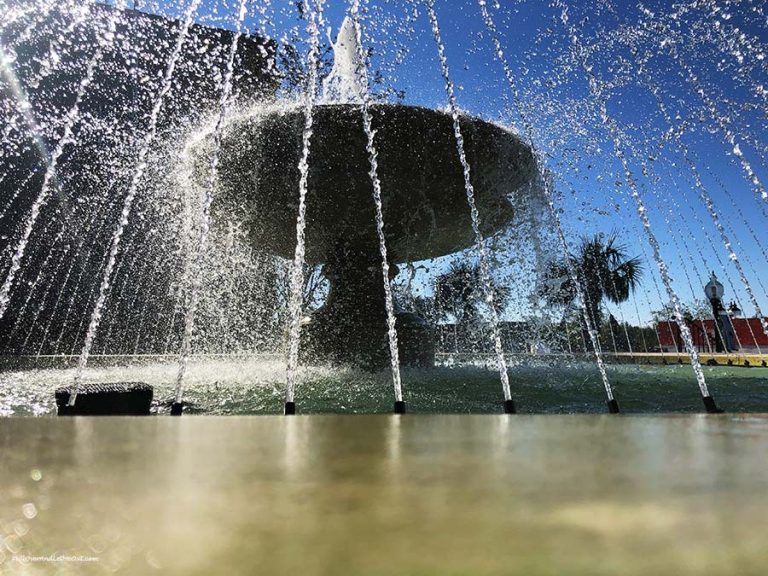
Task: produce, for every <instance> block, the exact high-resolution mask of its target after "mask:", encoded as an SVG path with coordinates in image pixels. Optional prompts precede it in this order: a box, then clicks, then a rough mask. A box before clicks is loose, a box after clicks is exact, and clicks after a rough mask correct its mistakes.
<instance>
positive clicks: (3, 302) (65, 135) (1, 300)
mask: <svg viewBox="0 0 768 576" xmlns="http://www.w3.org/2000/svg"><path fill="white" fill-rule="evenodd" d="M124 9H125V0H121V2H119V3H118V5H117V9H116V10H115V12H114V15H113V17H111V18H109V21H108V24H107V30H106V31H105V32H104V33H103V34H101V35H100V36H99V37H98V40H97V42H98V44H97V47H96V52H95V53H94V55H93V57H92V58H91V60H90V61H89V62H88V65H87V66H86V71H85V76H84V77H83V79H82V80H80V85H79V86H78V89H77V95H76V96H75V102H74V104H72V107H71V108H70V109H69V111H68V112H67V115H66V121H65V123H64V128H63V129H62V134H61V137H60V138H59V141H58V143H57V144H56V148H54V150H53V152H52V153H51V156H50V159H49V160H48V165H47V167H46V170H45V176H44V179H43V186H42V188H41V189H40V192H39V194H38V196H37V198H36V199H35V202H34V204H33V205H32V210H31V211H30V214H29V216H28V218H27V221H26V224H25V225H24V230H23V232H22V234H21V238H20V239H19V242H18V244H17V245H16V249H15V250H14V253H13V259H12V260H11V268H10V270H8V273H7V274H6V277H5V280H4V281H3V284H2V286H0V319H1V318H2V317H3V316H5V313H6V311H7V310H8V304H9V303H10V301H11V288H12V287H13V281H14V279H15V278H16V273H17V272H18V271H19V268H21V261H22V260H23V258H24V251H25V250H26V248H27V243H28V242H29V237H30V236H31V235H32V230H33V229H34V227H35V223H36V222H37V218H38V216H40V211H41V210H42V209H43V206H44V204H45V203H46V201H47V200H48V196H49V194H50V191H51V187H52V186H55V181H56V166H57V164H58V161H59V158H61V155H62V154H63V153H64V149H65V148H66V146H67V145H68V144H73V143H75V140H74V138H73V133H72V131H73V129H74V127H75V125H76V124H77V122H78V120H79V119H80V105H81V103H82V100H83V97H84V96H85V94H86V91H87V90H88V87H89V86H90V85H91V82H93V76H94V73H95V71H96V66H98V64H99V62H100V61H101V57H102V55H103V53H104V50H105V49H106V48H107V47H109V46H110V45H111V43H112V42H113V41H114V37H115V28H116V27H117V18H118V15H119V14H120V13H121V12H122V11H123V10H124ZM0 57H3V55H2V54H0ZM3 58H4V57H3ZM0 67H2V68H4V67H6V64H5V63H4V62H0Z"/></svg>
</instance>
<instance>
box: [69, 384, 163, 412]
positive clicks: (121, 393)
mask: <svg viewBox="0 0 768 576" xmlns="http://www.w3.org/2000/svg"><path fill="white" fill-rule="evenodd" d="M71 394H72V389H71V388H70V387H67V388H59V389H58V390H56V406H57V409H58V415H59V416H148V415H149V407H150V405H151V404H152V394H153V388H152V386H149V385H148V384H144V383H142V382H118V383H110V384H86V385H83V386H80V389H79V391H78V393H77V398H76V399H75V405H74V406H69V398H70V395H71Z"/></svg>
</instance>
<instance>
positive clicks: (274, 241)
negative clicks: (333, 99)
mask: <svg viewBox="0 0 768 576" xmlns="http://www.w3.org/2000/svg"><path fill="white" fill-rule="evenodd" d="M372 117H373V126H374V128H375V130H376V150H377V152H378V159H379V170H378V174H379V178H380V180H381V184H382V195H383V200H384V219H385V223H386V239H387V248H388V249H389V252H390V254H391V258H392V260H393V261H394V262H406V261H416V260H424V259H427V258H434V257H437V256H443V255H446V254H452V253H454V252H457V251H459V250H461V249H464V248H466V247H468V246H471V245H472V242H473V240H474V238H473V233H472V225H471V219H470V214H469V209H468V207H467V198H466V192H465V189H464V179H463V173H462V169H461V164H460V162H459V158H458V155H457V152H456V137H455V135H454V132H453V121H452V119H451V117H450V116H449V115H447V114H444V113H442V112H437V111H434V110H429V109H427V108H419V107H412V106H399V105H379V106H375V107H373V109H372ZM461 128H462V132H463V135H464V139H465V147H466V152H467V158H468V160H469V163H470V165H471V166H472V172H473V173H472V182H473V184H474V187H475V194H476V201H477V204H478V209H479V211H480V216H481V219H482V230H483V233H484V234H486V235H491V234H493V233H495V232H497V231H498V230H500V229H501V228H503V227H504V226H506V225H508V224H509V223H510V222H511V220H512V216H513V214H514V207H515V204H517V203H518V202H522V203H525V194H521V193H520V192H521V189H523V188H524V187H526V186H527V185H528V184H529V182H530V181H531V180H532V178H533V175H534V163H533V156H532V154H531V151H530V150H529V149H528V147H527V146H525V145H524V144H523V143H522V142H521V141H520V140H519V139H518V138H517V137H516V136H514V135H513V134H512V133H510V132H509V131H507V130H504V129H503V128H501V127H499V126H496V125H494V124H491V123H488V122H484V121H481V120H478V119H474V118H469V117H464V118H462V120H461ZM303 130H304V112H303V110H301V109H299V108H288V109H278V110H275V111H272V112H270V113H266V114H254V115H247V116H241V117H239V118H237V119H235V120H234V121H233V122H232V123H231V124H230V125H229V126H228V127H227V128H226V131H225V134H224V137H223V141H222V153H221V168H220V171H221V172H220V187H221V190H220V191H219V202H220V206H221V207H222V208H224V209H225V210H226V211H227V212H228V213H230V214H231V213H234V214H237V215H238V216H239V217H240V218H241V219H242V221H243V222H244V223H245V224H246V225H247V229H248V231H249V234H250V235H251V239H252V241H253V243H254V245H256V246H259V247H260V248H262V249H263V250H266V251H268V252H271V253H273V254H276V255H279V256H283V257H285V258H292V257H293V252H294V248H295V246H296V209H297V197H298V189H299V169H298V165H299V160H300V158H301V153H302V132H303ZM365 146H366V135H365V132H364V131H363V120H362V113H361V112H360V107H359V106H352V105H339V104H333V105H323V106H318V107H317V108H316V109H315V111H314V133H313V136H312V147H311V152H310V161H309V191H308V195H307V242H306V250H307V261H308V262H310V263H325V262H327V261H328V260H329V256H330V254H331V253H332V252H333V251H334V250H335V249H336V247H337V245H338V244H339V243H344V244H347V243H358V244H366V245H369V246H370V247H371V249H373V250H377V247H378V242H377V239H376V231H375V220H374V213H373V210H374V205H373V199H372V185H371V179H370V176H369V174H368V173H369V171H370V163H369V159H368V154H367V152H366V147H365ZM516 193H517V194H516ZM519 196H522V197H519Z"/></svg>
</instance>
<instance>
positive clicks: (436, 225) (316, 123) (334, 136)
mask: <svg viewBox="0 0 768 576" xmlns="http://www.w3.org/2000/svg"><path fill="white" fill-rule="evenodd" d="M352 26H353V25H352V20H351V19H349V18H347V19H346V20H345V21H344V24H343V25H342V28H341V32H340V33H339V38H338V40H337V43H336V45H335V46H334V50H335V56H336V60H335V64H334V68H333V71H332V73H331V75H330V76H329V77H328V78H327V79H326V82H325V98H324V102H323V103H322V104H319V105H317V106H315V107H314V109H313V136H312V148H311V162H310V166H309V180H308V193H307V207H306V211H307V226H306V232H305V234H306V262H307V263H309V264H323V266H324V268H323V271H324V275H325V277H326V278H327V279H328V282H329V284H330V293H329V296H328V300H327V302H326V303H325V305H324V306H323V308H322V309H320V310H318V311H317V312H315V313H314V314H313V315H312V317H311V318H308V319H307V320H306V321H305V322H306V324H307V326H306V328H305V332H304V338H305V340H306V343H305V344H304V349H305V350H307V352H308V355H309V356H310V357H312V358H314V359H315V360H319V361H331V362H332V363H339V364H347V363H355V364H359V365H363V366H367V367H369V368H372V369H377V368H380V367H383V366H384V365H385V364H386V363H387V362H388V354H389V353H388V351H387V349H386V332H387V330H386V315H385V312H386V307H385V295H384V289H383V288H382V281H381V271H380V267H381V261H380V255H379V242H378V240H377V235H376V221H375V219H374V218H373V215H374V209H375V206H374V199H373V194H372V192H373V188H372V186H371V179H370V177H369V171H370V167H369V157H368V154H367V151H366V133H365V131H364V123H363V112H362V111H361V107H360V104H359V103H357V102H356V101H357V100H358V99H359V92H358V86H359V80H358V79H357V78H356V77H355V74H356V73H358V72H356V70H359V64H356V58H354V57H352V56H350V54H357V52H358V47H357V46H356V39H355V36H354V33H353V27H352ZM370 114H371V118H372V125H373V128H374V130H375V134H376V151H377V157H378V176H379V179H380V184H381V190H382V195H383V197H382V202H383V206H384V210H383V212H384V220H385V224H384V236H385V241H386V246H387V250H388V253H389V257H390V260H391V262H393V263H398V264H402V263H407V262H413V261H419V260H427V259H432V258H436V257H440V256H444V255H448V254H452V253H455V252H458V251H460V250H463V249H465V248H467V247H470V246H472V245H473V243H474V240H475V237H474V233H473V228H472V220H471V218H470V212H469V210H468V209H467V199H466V196H465V189H464V179H463V171H462V165H461V163H460V162H459V157H458V156H457V154H456V144H455V135H454V127H453V120H452V118H451V116H450V115H449V114H446V113H444V112H440V111H436V110H430V109H427V108H422V107H416V106H404V105H395V104H377V105H373V106H371V107H370ZM304 120H305V116H304V111H303V110H302V109H301V108H299V107H291V106H275V107H273V108H272V109H270V108H267V109H266V110H265V109H264V108H263V107H258V108H256V109H255V110H254V111H253V112H251V113H245V114H241V115H238V116H236V117H234V118H232V119H231V120H230V121H229V122H228V123H227V124H226V125H225V126H223V127H222V131H223V133H222V136H221V152H220V164H219V173H218V176H219V178H218V186H217V190H216V194H215V197H216V200H215V201H214V206H213V210H214V213H216V212H218V214H219V216H220V217H222V218H225V217H226V218H231V217H233V216H234V217H235V218H236V219H237V220H238V221H239V222H240V223H241V224H242V225H243V226H244V227H245V229H246V231H247V234H248V240H249V242H251V243H252V244H253V245H254V246H256V247H259V248H261V249H263V250H265V251H267V252H269V253H271V254H274V255H277V256H281V257H283V258H291V257H292V255H293V253H294V251H295V247H296V222H295V214H294V211H293V210H291V209H286V207H291V206H294V205H295V200H294V198H295V194H296V190H297V189H298V187H299V178H300V172H299V168H298V166H299V159H300V157H301V154H302V146H301V134H302V131H303V130H304ZM460 122H461V128H462V132H463V134H464V138H465V149H466V153H467V159H468V161H469V162H470V163H471V165H472V166H473V169H474V176H473V185H474V188H475V198H476V202H477V208H478V211H479V213H480V216H481V225H480V226H481V228H480V229H481V231H482V233H483V234H484V235H485V236H492V235H493V234H495V233H497V232H499V231H501V230H503V229H504V228H505V227H507V226H509V225H510V224H511V222H512V221H513V218H514V216H515V215H517V214H518V213H519V212H524V211H525V210H526V207H527V206H530V205H531V204H532V203H535V202H536V201H537V198H535V197H534V196H535V195H536V194H537V191H536V189H535V187H534V186H533V185H532V182H533V180H534V176H535V165H534V161H533V155H532V153H531V151H530V149H529V148H528V147H527V146H526V145H525V144H523V143H522V141H521V140H520V139H519V138H518V137H517V136H516V135H514V134H513V133H511V132H510V131H509V130H507V129H504V128H502V127H500V126H497V125H494V124H491V123H488V122H484V121H482V120H479V119H476V118H472V117H469V116H462V118H461V121H460ZM209 148H210V141H207V142H205V143H203V144H201V145H200V147H199V149H198V150H197V151H196V153H195V156H196V157H197V158H200V159H204V158H207V157H209V154H210V150H209ZM205 168H206V166H205V163H204V162H200V163H199V166H198V171H199V174H200V176H199V178H201V179H202V178H205V174H206V171H205ZM395 273H396V268H395V269H394V270H393V271H392V272H391V275H392V276H394V274H395ZM397 332H398V337H399V338H400V341H401V344H402V346H401V351H400V354H401V361H402V362H403V363H404V364H406V365H414V366H432V365H433V364H434V343H433V342H432V337H431V336H430V334H429V330H428V328H427V327H426V323H425V322H424V320H423V319H421V318H419V317H418V316H417V315H414V314H411V313H405V312H401V313H399V314H398V315H397Z"/></svg>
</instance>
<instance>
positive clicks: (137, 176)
mask: <svg viewBox="0 0 768 576" xmlns="http://www.w3.org/2000/svg"><path fill="white" fill-rule="evenodd" d="M200 2H201V0H192V1H191V2H190V4H189V6H188V7H187V10H186V12H185V14H184V22H183V24H182V27H181V30H180V31H179V33H178V36H177V38H176V44H175V46H174V49H173V52H172V53H171V57H170V59H169V60H168V65H167V67H166V69H165V74H164V75H163V84H162V87H161V88H160V92H158V93H157V95H156V96H155V99H154V103H153V106H152V112H151V113H150V117H149V129H148V130H147V133H146V134H145V136H144V140H143V142H142V143H141V147H140V149H139V154H138V159H137V163H136V168H135V170H134V173H133V176H132V179H131V183H130V186H129V187H128V192H127V193H126V196H125V201H124V202H123V209H122V212H121V214H120V220H119V221H118V224H117V227H116V228H115V232H114V234H113V236H112V244H111V246H110V249H109V260H108V261H107V266H106V268H105V270H104V275H103V276H102V279H101V285H100V286H99V296H98V299H97V300H96V305H95V306H94V308H93V312H92V313H91V320H90V323H89V324H88V331H87V332H86V335H85V343H84V344H83V349H82V351H81V352H80V358H79V359H78V362H77V371H76V372H75V379H74V389H73V391H72V394H70V397H69V405H70V406H74V405H75V400H77V393H78V389H79V387H80V384H81V380H82V377H83V370H85V367H86V366H87V365H88V357H89V356H90V353H91V347H92V346H93V340H94V338H95V337H96V332H97V331H98V329H99V324H100V323H101V316H102V312H103V308H104V302H105V301H106V299H107V291H108V290H109V285H110V281H111V280H112V272H113V271H114V269H115V263H116V262H117V253H118V251H119V250H120V240H121V239H122V237H123V232H124V231H125V226H126V225H127V224H128V219H129V218H130V215H131V207H132V206H133V201H134V200H135V198H136V193H137V192H138V189H139V183H140V182H141V179H142V177H143V176H144V171H145V170H146V168H147V160H146V158H147V154H148V152H149V147H150V146H151V145H152V142H153V141H154V139H155V136H156V135H157V120H158V117H159V115H160V110H161V109H162V107H163V101H164V99H165V97H166V95H167V94H168V92H169V91H170V89H171V82H172V79H173V73H174V71H175V69H176V63H177V61H178V59H179V56H180V55H181V49H182V47H183V46H184V41H185V40H186V38H187V34H188V33H189V27H190V26H191V25H192V18H193V17H194V15H195V12H197V8H198V6H200Z"/></svg>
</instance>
